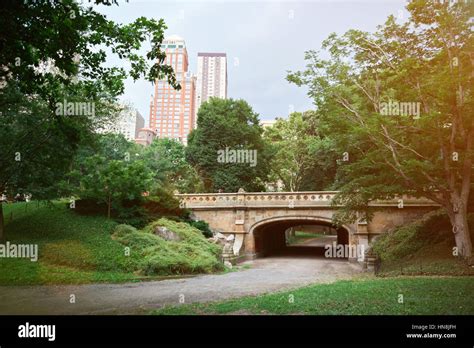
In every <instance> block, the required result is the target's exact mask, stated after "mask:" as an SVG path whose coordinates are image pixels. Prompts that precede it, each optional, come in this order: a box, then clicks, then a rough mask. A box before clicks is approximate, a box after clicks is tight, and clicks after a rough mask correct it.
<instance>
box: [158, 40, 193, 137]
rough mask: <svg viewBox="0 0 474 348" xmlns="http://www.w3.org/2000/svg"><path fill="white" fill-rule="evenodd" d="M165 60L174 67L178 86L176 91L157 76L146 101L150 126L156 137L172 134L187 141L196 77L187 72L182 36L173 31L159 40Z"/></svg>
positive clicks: (191, 119)
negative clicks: (148, 103)
mask: <svg viewBox="0 0 474 348" xmlns="http://www.w3.org/2000/svg"><path fill="white" fill-rule="evenodd" d="M162 48H163V49H164V51H165V53H166V61H165V63H166V64H168V65H171V66H172V67H173V69H174V73H175V75H176V79H177V81H178V82H179V84H180V85H181V90H179V91H176V90H174V89H173V87H171V86H170V85H169V84H168V82H167V81H165V80H157V81H156V83H155V93H154V96H153V99H152V101H151V103H150V128H151V129H153V130H155V131H156V134H157V136H158V137H159V138H174V139H177V140H179V141H181V142H182V143H183V144H185V145H186V144H187V136H188V134H189V132H190V131H191V130H192V129H193V128H194V124H195V120H194V116H195V91H196V77H195V76H194V75H192V74H191V73H190V72H188V65H189V62H188V52H187V50H186V44H185V42H184V39H183V38H182V37H180V36H177V35H173V36H170V37H168V38H166V39H165V40H163V43H162Z"/></svg>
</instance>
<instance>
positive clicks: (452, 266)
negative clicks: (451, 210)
mask: <svg viewBox="0 0 474 348" xmlns="http://www.w3.org/2000/svg"><path fill="white" fill-rule="evenodd" d="M468 223H469V226H470V234H471V240H474V214H470V215H469V222H468ZM454 246H455V240H454V235H453V232H452V226H451V223H450V220H449V217H448V216H447V215H446V214H445V213H444V211H443V210H438V211H433V212H430V213H428V214H425V215H424V216H423V217H422V218H420V219H418V220H416V221H413V222H412V223H409V224H407V225H404V226H401V227H398V228H396V229H394V230H393V231H390V232H388V233H385V234H382V235H380V236H379V237H378V238H377V239H376V240H375V241H374V242H373V243H372V248H373V251H374V252H375V253H376V254H377V256H379V257H380V259H381V261H382V264H381V272H382V273H387V274H390V275H396V274H398V273H400V274H438V275H439V274H451V275H454V274H458V275H463V274H471V273H473V270H472V269H471V268H470V267H467V266H466V264H465V263H464V262H463V261H462V260H461V259H458V258H455V257H453V247H454Z"/></svg>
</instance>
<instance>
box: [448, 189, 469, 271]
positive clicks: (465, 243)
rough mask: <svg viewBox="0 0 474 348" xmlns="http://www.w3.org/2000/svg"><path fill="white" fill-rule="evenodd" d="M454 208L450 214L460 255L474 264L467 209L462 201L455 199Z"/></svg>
mask: <svg viewBox="0 0 474 348" xmlns="http://www.w3.org/2000/svg"><path fill="white" fill-rule="evenodd" d="M452 201H453V208H452V209H451V211H450V212H449V213H448V215H449V218H450V220H451V225H452V226H453V233H454V239H455V241H456V247H457V251H458V255H459V256H461V257H463V258H464V259H466V260H467V261H468V263H471V262H472V242H471V235H470V232H469V225H468V220H467V207H466V205H465V204H463V203H464V202H462V200H460V199H458V198H454V199H453V200H452Z"/></svg>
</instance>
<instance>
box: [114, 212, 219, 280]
mask: <svg viewBox="0 0 474 348" xmlns="http://www.w3.org/2000/svg"><path fill="white" fill-rule="evenodd" d="M157 227H166V228H167V229H169V230H171V231H173V232H174V233H176V234H177V235H178V236H179V237H180V238H181V240H180V241H179V242H177V241H168V240H165V239H163V238H162V237H160V236H158V235H155V234H154V231H155V229H156V228H157ZM113 238H114V239H115V240H117V241H119V242H120V243H122V244H123V245H126V246H129V247H130V249H131V250H133V252H135V253H138V254H139V256H140V257H139V258H137V260H138V261H137V262H136V263H135V271H138V272H139V273H141V274H144V275H169V274H190V273H209V272H213V271H216V270H220V269H222V263H221V262H220V260H219V259H220V248H219V247H218V246H217V245H214V244H211V243H209V242H208V241H207V240H206V239H205V238H204V236H203V235H202V233H201V231H200V230H199V229H197V228H195V227H192V226H190V225H189V224H187V223H184V222H177V221H172V220H170V219H165V218H161V219H160V220H158V221H155V222H153V223H151V224H149V225H147V226H146V227H145V228H144V229H142V230H136V229H135V228H134V227H132V226H127V225H119V226H117V228H116V229H115V231H114V234H113Z"/></svg>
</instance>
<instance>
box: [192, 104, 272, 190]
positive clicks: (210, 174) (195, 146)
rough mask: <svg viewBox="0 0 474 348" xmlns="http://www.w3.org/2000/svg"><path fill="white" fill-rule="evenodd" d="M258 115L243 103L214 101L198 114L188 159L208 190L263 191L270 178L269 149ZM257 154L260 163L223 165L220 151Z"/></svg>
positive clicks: (202, 108) (202, 107)
mask: <svg viewBox="0 0 474 348" xmlns="http://www.w3.org/2000/svg"><path fill="white" fill-rule="evenodd" d="M262 133H263V130H262V128H261V127H260V125H259V120H258V115H257V114H256V113H255V112H253V110H252V108H251V107H250V106H249V105H248V104H247V103H246V102H245V101H243V100H233V99H226V100H224V99H219V98H211V99H210V100H209V101H208V102H205V103H203V104H202V105H201V107H200V108H199V111H198V120H197V128H196V129H195V130H193V131H192V132H191V134H190V135H189V138H188V147H187V148H186V159H187V160H188V161H189V163H191V165H193V166H195V167H196V169H197V170H198V172H199V174H200V176H201V177H202V178H203V180H204V189H205V190H206V191H213V192H217V191H219V190H221V191H224V192H237V191H238V190H239V189H240V188H244V189H245V190H246V191H260V190H262V189H263V188H264V185H263V183H264V182H265V180H266V178H267V175H268V170H269V168H268V158H269V153H268V148H267V147H266V146H265V143H264V141H263V139H262ZM226 148H228V149H231V150H250V151H256V153H257V158H256V159H257V163H256V165H255V166H251V165H250V164H249V163H220V162H218V153H219V152H218V151H225V150H226Z"/></svg>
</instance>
